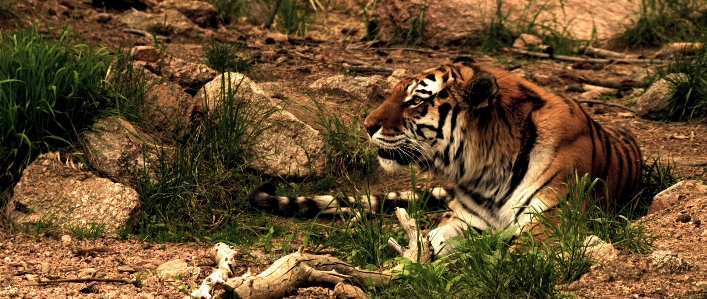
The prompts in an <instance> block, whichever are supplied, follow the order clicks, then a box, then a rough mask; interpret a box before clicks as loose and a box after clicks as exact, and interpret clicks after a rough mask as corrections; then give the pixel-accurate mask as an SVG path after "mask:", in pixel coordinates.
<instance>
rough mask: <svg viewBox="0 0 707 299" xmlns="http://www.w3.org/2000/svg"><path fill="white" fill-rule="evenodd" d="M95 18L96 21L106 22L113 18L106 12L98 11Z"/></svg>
mask: <svg viewBox="0 0 707 299" xmlns="http://www.w3.org/2000/svg"><path fill="white" fill-rule="evenodd" d="M95 18H96V22H98V23H108V22H110V20H112V19H113V16H112V15H110V14H108V13H99V14H97V15H96V17H95Z"/></svg>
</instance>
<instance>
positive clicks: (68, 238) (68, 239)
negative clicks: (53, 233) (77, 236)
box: [61, 235, 71, 244]
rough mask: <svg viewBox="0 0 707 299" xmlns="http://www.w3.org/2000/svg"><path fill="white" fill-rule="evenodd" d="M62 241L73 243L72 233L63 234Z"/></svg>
mask: <svg viewBox="0 0 707 299" xmlns="http://www.w3.org/2000/svg"><path fill="white" fill-rule="evenodd" d="M61 243H64V244H69V243H71V236H70V235H62V236H61Z"/></svg>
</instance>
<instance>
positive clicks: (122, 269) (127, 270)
mask: <svg viewBox="0 0 707 299" xmlns="http://www.w3.org/2000/svg"><path fill="white" fill-rule="evenodd" d="M118 271H120V272H130V273H132V272H135V269H134V268H133V267H130V266H120V267H118Z"/></svg>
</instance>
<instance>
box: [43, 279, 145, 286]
mask: <svg viewBox="0 0 707 299" xmlns="http://www.w3.org/2000/svg"><path fill="white" fill-rule="evenodd" d="M63 282H119V283H133V282H132V281H131V280H128V279H120V278H70V279H53V280H41V281H39V282H37V285H47V284H57V283H63Z"/></svg>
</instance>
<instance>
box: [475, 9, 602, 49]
mask: <svg viewBox="0 0 707 299" xmlns="http://www.w3.org/2000/svg"><path fill="white" fill-rule="evenodd" d="M503 4H504V1H503V0H496V8H495V10H494V12H493V14H492V15H491V16H490V17H489V18H488V21H485V22H484V23H483V24H482V28H481V30H480V31H478V32H476V33H474V34H472V35H471V36H469V37H468V38H467V39H466V40H465V41H463V44H465V45H469V46H474V47H477V49H478V50H479V51H481V52H491V53H493V52H499V51H501V50H503V49H504V48H507V47H511V46H512V45H513V42H514V41H515V40H516V39H517V38H519V37H520V36H521V34H523V33H528V34H532V35H535V36H538V37H539V38H540V39H541V40H542V41H543V44H544V45H548V46H550V47H551V48H552V51H553V53H554V54H574V53H576V52H577V47H578V46H580V45H581V44H580V42H578V41H577V40H575V39H574V38H573V37H572V34H571V32H570V30H569V29H568V28H569V24H564V25H563V24H557V22H556V21H547V22H544V23H539V22H538V21H537V19H538V17H539V16H540V13H541V12H542V11H543V8H544V4H543V5H540V7H539V8H537V10H536V11H535V12H534V13H533V14H530V12H531V8H532V7H533V6H534V5H535V4H536V1H529V2H528V3H527V4H526V6H525V8H524V11H523V12H522V13H521V17H519V18H518V19H517V20H515V21H511V19H510V16H511V11H510V10H508V11H505V12H504V10H503ZM558 27H559V29H558ZM586 43H587V44H589V43H591V42H586ZM530 50H534V49H532V47H531V49H530Z"/></svg>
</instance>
